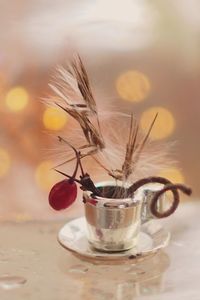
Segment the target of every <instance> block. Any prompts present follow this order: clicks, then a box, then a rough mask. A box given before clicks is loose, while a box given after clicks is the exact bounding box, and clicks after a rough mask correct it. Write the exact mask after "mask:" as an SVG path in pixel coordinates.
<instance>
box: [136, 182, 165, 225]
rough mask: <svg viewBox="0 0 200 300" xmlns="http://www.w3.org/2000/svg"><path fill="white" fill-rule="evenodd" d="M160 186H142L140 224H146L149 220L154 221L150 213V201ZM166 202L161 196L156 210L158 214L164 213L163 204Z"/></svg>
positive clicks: (163, 196)
mask: <svg viewBox="0 0 200 300" xmlns="http://www.w3.org/2000/svg"><path fill="white" fill-rule="evenodd" d="M162 187H163V186H162V185H161V184H149V185H147V186H144V187H143V188H142V189H141V191H140V193H141V195H143V196H142V198H143V200H142V208H141V223H142V224H143V223H145V222H148V221H149V220H151V219H156V217H155V216H154V215H153V214H152V213H151V209H150V206H151V200H152V199H153V196H154V195H155V193H156V192H158V191H159V190H161V189H162ZM165 202H166V196H165V195H164V194H163V195H162V196H161V197H160V198H159V200H158V203H157V205H158V207H157V210H158V211H159V212H164V207H165V205H164V203H165Z"/></svg>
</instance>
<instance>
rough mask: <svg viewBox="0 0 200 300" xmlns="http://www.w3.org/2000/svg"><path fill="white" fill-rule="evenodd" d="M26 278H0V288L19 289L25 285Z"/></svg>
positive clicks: (7, 276) (5, 276)
mask: <svg viewBox="0 0 200 300" xmlns="http://www.w3.org/2000/svg"><path fill="white" fill-rule="evenodd" d="M26 281H27V280H26V278H24V277H21V276H9V275H3V276H0V288H2V289H4V290H11V289H15V288H18V287H20V286H21V285H23V284H25V283H26Z"/></svg>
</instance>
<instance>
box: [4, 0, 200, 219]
mask: <svg viewBox="0 0 200 300" xmlns="http://www.w3.org/2000/svg"><path fill="white" fill-rule="evenodd" d="M199 11H200V1H198V0H190V1H189V0H165V1H160V0H152V1H147V0H123V1H122V0H93V1H89V0H73V1H72V0H57V1H53V0H10V1H6V0H0V99H1V100H0V115H1V117H0V132H1V134H0V191H1V193H0V220H4V221H8V220H15V221H19V222H20V221H25V220H33V219H54V218H59V217H63V216H66V215H67V214H68V211H64V212H61V213H54V212H53V211H52V210H51V208H50V207H49V206H48V202H47V195H48V191H49V190H50V187H51V186H52V184H54V183H55V182H57V181H58V180H59V178H58V175H57V174H55V172H53V171H51V170H50V169H51V167H52V166H53V163H54V162H53V160H51V159H50V158H49V156H48V151H49V149H52V148H53V144H52V143H53V142H52V138H51V135H52V134H56V132H57V131H58V130H61V129H63V128H65V130H67V131H68V132H70V126H72V125H71V123H70V121H69V120H68V118H67V117H66V115H63V114H62V113H59V112H55V111H52V110H51V109H49V108H46V107H45V106H44V105H43V104H42V101H41V99H42V98H44V97H46V96H47V95H49V93H50V89H49V87H48V82H49V81H50V80H51V77H52V75H53V74H54V72H55V68H56V66H57V65H58V64H66V63H67V60H68V56H69V53H71V52H73V51H75V52H79V53H80V55H81V57H82V59H83V61H84V63H85V65H86V68H87V70H88V73H89V77H90V80H91V83H92V87H93V91H94V94H95V95H96V97H97V98H98V101H103V102H104V103H107V104H108V105H111V106H115V107H117V108H118V110H120V111H124V112H130V111H132V112H134V114H135V115H136V116H138V117H139V118H140V117H141V125H142V126H143V127H145V126H146V124H147V123H148V122H149V119H150V118H151V116H152V114H154V113H155V112H157V111H158V112H159V122H158V123H157V125H156V126H155V128H154V131H153V133H152V135H153V138H155V139H157V140H162V141H177V143H176V153H175V159H178V161H179V165H178V166H177V167H174V168H170V169H168V170H165V172H164V174H162V175H164V176H166V177H168V178H169V179H171V180H173V181H175V182H187V184H188V185H190V186H192V187H193V190H194V196H195V197H196V198H198V196H199V195H200V186H199V177H198V176H199V152H200V140H199V130H200V118H199V115H200V101H199V98H200V14H199ZM188 201H191V200H188ZM79 206H80V204H79V203H76V204H75V205H74V206H73V207H72V208H70V211H71V214H72V215H73V213H76V212H77V209H79Z"/></svg>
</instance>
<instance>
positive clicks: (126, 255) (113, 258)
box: [57, 216, 171, 261]
mask: <svg viewBox="0 0 200 300" xmlns="http://www.w3.org/2000/svg"><path fill="white" fill-rule="evenodd" d="M84 218H85V217H84V216H82V217H77V218H74V219H71V220H69V221H68V222H66V223H65V224H64V225H63V226H62V227H61V228H60V230H59V232H58V234H57V241H58V243H59V244H60V245H61V246H62V247H63V248H64V249H66V250H68V251H69V252H71V253H72V254H73V255H75V256H77V257H79V258H86V259H88V260H100V261H109V260H110V261H125V260H126V261H127V260H132V259H140V258H145V257H147V256H151V255H153V254H155V253H156V252H157V251H159V250H161V249H163V248H165V247H167V246H168V244H169V241H170V237H171V234H170V232H169V231H168V230H166V229H165V228H164V227H163V226H162V225H160V224H159V225H160V229H159V231H163V232H164V233H165V235H166V238H165V240H163V242H162V243H160V245H157V246H156V247H152V248H151V249H150V250H146V251H144V252H140V253H139V252H138V253H136V254H135V255H133V254H131V253H128V252H129V251H131V249H133V248H134V247H133V248H130V249H129V250H125V251H123V252H119V253H120V254H122V253H123V254H124V255H119V256H118V255H116V254H117V252H115V253H112V252H110V253H109V252H100V251H99V255H98V254H97V253H98V252H97V251H98V250H94V251H95V253H94V254H88V253H87V252H84V253H83V252H78V251H77V250H75V249H73V248H71V247H70V246H66V244H65V243H64V242H63V241H62V239H61V238H60V234H61V231H62V230H63V229H64V227H65V226H66V225H68V224H69V223H71V222H73V221H78V220H81V219H84ZM154 222H157V220H154V219H152V220H150V221H148V222H146V223H144V224H143V225H142V226H141V231H142V232H143V233H145V234H146V235H148V236H150V237H151V238H152V239H153V234H150V233H148V232H146V230H144V228H148V226H149V224H152V223H154ZM142 229H143V230H142ZM88 243H89V242H88ZM102 253H104V254H105V253H106V254H107V255H101V254H102ZM113 254H115V255H113ZM108 256H109V257H108Z"/></svg>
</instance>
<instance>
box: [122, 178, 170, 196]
mask: <svg viewBox="0 0 200 300" xmlns="http://www.w3.org/2000/svg"><path fill="white" fill-rule="evenodd" d="M148 183H160V184H164V185H166V184H171V183H172V182H171V181H169V180H168V179H166V178H164V177H159V176H152V177H147V178H143V179H140V180H138V181H136V182H134V183H133V184H132V185H131V186H130V187H129V188H128V191H127V192H128V195H133V194H134V193H135V192H136V191H137V190H138V189H139V188H140V187H141V186H143V185H145V184H148Z"/></svg>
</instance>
